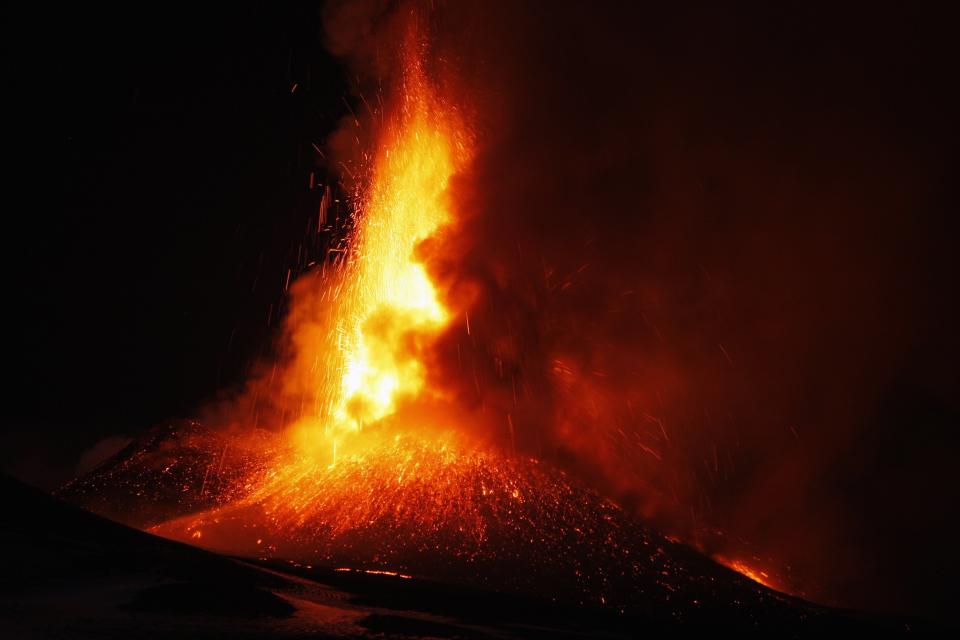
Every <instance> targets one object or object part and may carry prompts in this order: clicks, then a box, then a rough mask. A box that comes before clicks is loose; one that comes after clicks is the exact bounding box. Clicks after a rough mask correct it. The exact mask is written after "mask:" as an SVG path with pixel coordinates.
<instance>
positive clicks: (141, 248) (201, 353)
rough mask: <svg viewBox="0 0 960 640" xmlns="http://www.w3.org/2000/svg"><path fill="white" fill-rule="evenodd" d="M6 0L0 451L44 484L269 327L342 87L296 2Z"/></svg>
mask: <svg viewBox="0 0 960 640" xmlns="http://www.w3.org/2000/svg"><path fill="white" fill-rule="evenodd" d="M6 13H7V18H6V19H5V23H6V26H5V29H4V30H5V36H4V40H5V42H4V48H5V49H6V53H5V56H4V58H5V66H6V72H5V74H4V77H5V81H4V84H5V90H4V94H5V98H4V102H5V107H6V111H7V117H6V123H7V133H6V135H5V145H4V146H5V155H6V156H7V166H8V167H9V168H8V169H7V170H6V171H5V175H4V178H5V180H4V181H5V182H6V183H7V186H6V188H5V192H6V194H7V203H8V204H7V205H6V206H5V207H4V209H5V214H4V218H5V221H4V224H5V227H6V230H5V233H4V238H5V245H6V246H5V247H4V259H5V261H7V262H8V263H9V266H8V267H6V268H5V269H4V276H5V280H8V282H7V285H6V291H7V295H8V303H7V309H8V312H7V314H6V315H7V319H8V321H12V322H11V325H10V326H11V331H10V334H9V343H8V348H9V351H8V354H9V355H8V358H7V365H8V367H9V370H8V371H9V374H10V376H9V379H10V382H9V383H8V385H9V386H8V389H7V392H6V393H5V394H4V395H5V396H6V397H7V398H8V400H7V402H6V403H5V418H4V421H3V422H4V434H3V436H2V440H0V443H2V444H0V457H2V465H3V467H4V468H6V469H10V470H14V471H15V472H16V473H18V474H19V475H21V476H23V477H25V478H26V479H27V480H30V481H33V482H36V483H40V484H42V485H44V486H50V485H51V484H55V483H57V482H60V481H62V480H64V479H65V477H68V476H69V474H71V473H72V472H73V468H74V466H75V464H76V461H77V459H78V457H79V456H80V454H81V452H82V451H83V450H84V449H86V448H87V447H89V446H91V445H92V444H94V443H95V442H97V441H98V440H99V439H100V438H103V437H105V436H109V435H115V434H131V435H133V434H136V433H137V432H138V431H140V430H143V429H144V428H147V427H149V426H150V425H151V424H154V423H156V422H157V421H160V420H163V419H166V418H169V417H174V416H187V415H190V414H191V411H192V408H193V407H194V406H195V405H196V404H197V403H199V402H202V401H203V400H204V399H206V398H209V397H211V396H213V395H214V394H216V393H217V391H218V390H219V389H221V388H224V387H229V385H231V384H234V383H236V382H237V381H238V380H240V379H242V378H243V376H244V371H245V367H246V366H248V365H249V363H250V361H251V359H252V358H254V357H255V356H256V355H257V353H258V352H259V350H260V349H261V348H264V347H268V346H269V340H268V339H267V338H268V335H269V332H270V328H269V327H268V318H270V317H272V318H273V320H274V323H273V324H274V326H275V324H276V323H275V321H276V318H277V316H278V313H277V305H278V304H280V303H281V302H282V300H283V295H282V294H283V287H284V281H285V279H286V271H287V269H288V268H290V267H294V268H295V267H296V265H297V264H302V263H304V262H305V261H306V260H305V259H304V257H305V256H309V255H311V252H312V251H313V249H315V247H313V248H311V247H305V249H306V251H304V252H301V253H300V254H299V256H300V260H299V262H298V247H300V245H302V244H303V243H304V242H305V239H306V237H307V234H305V232H304V230H305V225H306V224H307V221H308V218H309V217H310V216H315V215H316V208H317V203H318V202H319V198H320V193H321V192H320V190H314V191H312V192H311V191H310V190H309V188H308V186H309V179H310V178H309V174H310V171H316V172H317V173H316V176H315V181H316V182H317V183H320V182H322V181H323V177H322V169H321V168H320V167H319V166H317V163H316V162H315V155H316V154H315V152H314V151H313V149H312V147H311V142H316V143H318V144H322V142H323V140H324V138H325V137H326V136H327V134H328V132H329V130H330V129H331V128H332V127H333V126H334V125H335V124H336V122H337V119H338V118H339V117H340V115H341V113H342V112H344V111H345V110H346V106H345V104H346V103H345V102H344V101H343V98H344V96H346V91H345V88H344V78H343V70H342V68H341V66H340V65H339V64H338V63H337V61H336V60H334V59H333V58H332V57H331V56H329V55H328V54H327V53H326V52H325V50H324V49H323V47H322V46H321V45H320V38H321V32H322V24H321V19H320V10H319V8H318V7H317V6H314V5H311V4H310V3H300V4H296V5H293V6H289V5H284V6H278V7H274V6H273V3H258V4H257V5H255V6H249V5H245V4H244V3H240V4H239V5H238V4H231V5H230V6H229V8H227V5H224V6H223V7H220V8H217V9H213V8H201V7H199V6H190V7H189V8H187V7H186V6H181V7H180V8H172V7H168V6H165V7H160V6H153V7H145V6H142V5H137V7H132V6H130V7H127V8H123V7H110V8H105V7H104V8H92V7H86V6H85V7H73V8H63V7H57V8H56V9H54V8H53V7H41V6H34V5H32V4H31V5H30V8H29V9H26V8H23V7H21V8H15V9H8V10H7V11H6ZM294 84H297V88H296V90H295V91H293V92H292V91H291V90H292V88H293V86H294ZM271 309H272V311H271Z"/></svg>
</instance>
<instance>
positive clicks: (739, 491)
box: [327, 2, 958, 614]
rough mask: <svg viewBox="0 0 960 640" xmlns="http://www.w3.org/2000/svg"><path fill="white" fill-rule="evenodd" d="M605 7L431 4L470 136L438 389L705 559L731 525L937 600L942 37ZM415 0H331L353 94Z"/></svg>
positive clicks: (945, 448)
mask: <svg viewBox="0 0 960 640" xmlns="http://www.w3.org/2000/svg"><path fill="white" fill-rule="evenodd" d="M595 5H596V3H549V4H545V3H540V4H537V3H488V2H465V3H460V2H458V3H449V4H443V3H441V4H439V5H437V6H436V7H434V8H433V10H432V12H431V13H430V17H429V19H428V22H429V25H430V38H431V56H430V60H431V61H432V62H433V68H432V69H431V72H432V73H433V74H434V76H435V77H436V79H437V82H438V83H440V85H441V86H442V87H444V89H445V91H448V92H451V93H452V94H453V95H455V99H456V101H457V102H458V103H459V104H460V105H461V106H462V108H463V109H465V110H467V111H469V112H470V114H471V117H472V119H473V120H474V122H475V123H476V127H477V130H478V141H479V146H478V153H477V156H476V158H475V161H474V163H473V166H472V168H471V169H470V171H469V172H467V173H466V174H465V175H462V176H460V177H459V178H458V180H457V181H456V183H455V184H454V185H453V190H454V194H455V201H456V202H457V203H458V205H459V209H460V210H459V211H458V215H459V217H460V220H461V222H460V224H459V225H458V226H457V227H456V228H455V229H453V230H452V231H451V232H450V233H448V234H447V235H446V236H445V237H444V238H442V239H441V240H440V241H439V246H434V247H431V248H430V250H429V251H425V256H426V260H427V262H428V265H429V267H430V269H431V272H432V273H433V275H434V277H435V279H436V280H437V281H438V282H440V283H441V286H442V288H443V290H444V291H445V295H446V296H447V298H448V300H449V301H451V306H453V307H454V308H459V307H460V306H462V305H463V302H462V301H463V300H470V301H472V302H470V304H469V305H467V307H468V308H466V309H465V316H467V315H468V316H469V323H470V332H469V334H468V333H467V331H466V329H465V324H466V317H465V322H464V323H457V324H456V326H454V327H453V328H452V329H451V331H450V333H449V334H448V335H447V336H445V337H444V338H443V340H442V341H441V343H440V344H439V345H438V347H437V350H436V353H435V354H434V356H433V357H434V360H435V361H434V362H433V369H432V370H433V371H434V372H435V375H436V380H435V382H436V383H438V384H443V385H445V386H447V387H449V388H450V389H451V391H452V392H453V393H455V395H456V397H457V398H458V399H459V401H460V403H461V404H462V405H463V406H464V407H468V408H469V409H470V410H471V411H473V412H474V414H475V415H476V416H477V419H478V421H479V422H480V423H482V424H483V425H484V426H485V428H486V429H487V430H489V433H490V434H491V437H494V438H496V439H498V440H500V441H501V442H502V443H503V444H504V446H509V447H514V448H516V449H518V450H519V451H523V452H526V453H532V454H534V455H538V456H542V457H544V458H548V459H551V460H553V461H554V462H556V463H558V464H561V465H563V466H564V467H566V468H567V469H569V470H571V471H573V472H575V473H577V474H578V475H579V476H580V477H581V478H583V479H585V480H586V481H588V482H590V483H591V484H593V485H594V486H595V487H597V488H598V489H600V490H602V491H604V492H605V493H606V494H607V495H610V496H611V497H613V498H615V499H617V500H619V501H620V502H621V503H623V504H625V505H627V506H630V507H631V508H635V509H636V510H637V511H638V512H640V513H643V514H644V515H646V516H647V517H649V518H652V519H655V520H657V521H658V522H659V523H660V524H661V526H663V527H664V528H665V529H668V530H672V531H676V532H678V533H681V534H682V535H684V536H685V537H686V538H687V539H692V540H694V541H698V542H699V543H700V544H702V545H703V546H704V547H706V548H707V549H708V550H710V551H717V552H726V551H727V550H728V548H733V547H735V545H734V543H733V542H732V541H733V540H736V539H745V540H749V541H750V542H751V544H752V545H753V550H754V552H755V553H756V554H757V555H759V556H761V557H764V558H773V559H775V561H776V563H777V564H778V565H779V566H781V567H785V566H790V567H791V568H792V569H793V571H794V572H795V573H797V574H798V575H800V576H802V577H803V578H804V579H805V585H806V588H807V589H808V593H809V595H811V596H813V597H816V598H819V599H824V600H827V601H831V602H838V603H841V604H844V605H848V606H863V607H870V608H898V609H901V610H906V611H913V612H921V613H927V614H931V613H933V614H936V613H938V612H942V611H945V610H946V609H945V607H946V600H945V596H944V595H943V594H942V593H940V592H939V590H938V589H939V587H938V585H942V584H943V583H942V582H940V581H938V580H939V578H938V576H939V574H938V573H937V572H938V571H939V569H936V568H935V567H945V566H949V567H954V568H956V567H957V566H958V562H957V558H956V554H955V553H954V552H950V551H941V552H939V553H942V554H946V555H947V556H948V557H936V556H934V552H933V551H929V550H926V549H925V547H926V545H927V542H926V540H927V539H929V538H934V539H938V538H939V537H940V534H939V531H940V529H941V528H942V527H944V526H946V525H947V524H948V522H947V519H948V517H949V515H948V514H946V513H945V511H948V509H946V508H945V506H946V505H949V504H953V503H955V502H956V498H957V492H956V489H955V488H954V483H952V482H951V481H950V479H949V478H948V477H947V473H946V470H947V469H949V468H950V457H951V455H952V454H951V453H950V452H951V451H952V450H954V449H955V444H956V435H954V434H953V429H954V427H955V425H956V417H957V415H958V406H957V400H956V398H957V394H956V391H957V387H958V385H957V379H956V374H955V372H954V368H953V367H952V366H951V365H950V361H951V359H953V358H954V356H955V355H956V354H957V342H956V338H955V336H954V334H953V331H952V327H953V326H954V324H955V321H956V319H957V318H956V316H957V314H956V308H955V304H954V303H953V302H952V297H951V296H949V295H948V293H947V292H948V291H949V290H950V281H951V278H952V274H953V273H955V272H956V269H955V267H956V264H955V259H954V258H953V257H952V249H953V247H952V246H951V245H952V241H951V240H950V239H949V238H948V235H949V234H947V233H945V232H946V230H947V228H948V216H947V209H948V204H949V201H948V196H949V194H948V193H947V187H946V185H947V180H946V177H947V174H946V169H945V167H946V153H945V150H944V146H943V144H942V142H940V141H941V140H942V139H943V137H944V136H945V134H946V133H947V132H948V131H949V130H950V129H951V126H950V124H949V122H950V119H949V118H948V115H947V114H948V113H949V112H950V110H949V108H948V106H947V105H948V103H947V102H946V101H945V98H944V95H943V94H944V91H943V90H942V89H941V88H940V87H941V85H942V80H941V79H940V78H939V75H940V71H939V69H941V68H942V66H943V64H944V63H943V62H942V61H943V60H945V59H949V56H947V55H946V54H947V53H948V52H947V51H946V45H945V44H942V43H943V42H945V41H946V40H945V39H943V40H941V39H940V35H942V34H938V33H937V32H936V31H937V27H936V26H935V25H934V24H933V23H934V22H935V21H934V20H931V19H929V18H925V17H923V16H919V15H903V14H895V13H892V12H890V13H884V12H882V11H881V10H874V12H873V13H871V14H870V15H868V16H863V15H860V14H853V13H850V14H842V13H838V12H837V11H836V10H835V9H834V10H831V13H830V14H829V15H824V14H823V12H820V11H817V10H815V9H811V8H806V7H804V8H791V9H787V10H783V11H779V10H778V11H777V12H773V11H772V10H771V11H770V12H769V13H754V14H739V15H735V14H733V13H731V12H727V11H725V10H722V9H719V8H717V9H702V10H688V11H658V10H651V9H646V8H638V7H633V6H628V5H626V4H623V5H614V4H611V5H604V6H601V7H597V6H595ZM411 7H412V5H405V4H401V5H399V6H396V5H383V4H380V3H361V4H360V5H352V4H346V3H345V4H341V3H334V4H333V5H331V8H330V9H329V10H328V16H327V18H328V20H327V28H328V30H329V31H330V33H331V36H330V42H331V46H332V47H333V50H334V51H336V52H338V53H341V54H344V55H345V56H347V59H348V60H349V61H351V62H352V63H353V65H354V67H353V68H354V69H355V70H356V73H357V74H358V79H357V86H358V87H364V86H365V87H375V86H377V85H378V84H380V83H383V82H384V79H385V78H388V77H389V73H390V65H389V64H388V63H387V62H386V61H388V60H389V56H388V55H387V54H386V53H385V52H387V51H389V50H390V47H391V46H392V42H393V41H394V37H395V34H396V24H397V21H398V20H401V18H400V17H398V16H403V15H404V12H408V11H410V10H411ZM420 8H421V9H423V7H420ZM894 36H895V37H894ZM356 124H357V122H353V123H352V124H350V125H349V126H346V127H345V128H344V130H343V131H342V132H341V137H340V138H335V143H336V142H337V141H338V140H346V136H347V133H345V132H348V131H349V132H352V133H351V135H353V136H354V137H353V141H352V142H350V143H346V142H345V143H344V144H343V145H341V147H340V154H341V157H344V158H347V159H349V158H348V156H349V155H350V154H351V153H355V152H356V149H358V148H362V144H361V142H362V141H361V140H360V138H359V137H358V136H357V135H355V133H356V131H357V127H356ZM360 129H363V127H362V126H361V127H360ZM335 146H336V144H335ZM713 527H718V528H719V529H721V530H722V531H723V532H724V537H723V538H722V539H718V538H716V537H711V536H709V535H706V534H705V533H704V532H705V531H707V530H709V529H711V528H713ZM951 554H952V555H951Z"/></svg>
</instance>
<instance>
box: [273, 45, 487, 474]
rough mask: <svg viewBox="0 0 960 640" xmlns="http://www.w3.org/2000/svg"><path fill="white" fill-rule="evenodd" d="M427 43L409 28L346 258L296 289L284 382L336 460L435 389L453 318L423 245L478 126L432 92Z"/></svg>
mask: <svg viewBox="0 0 960 640" xmlns="http://www.w3.org/2000/svg"><path fill="white" fill-rule="evenodd" d="M420 48H421V46H420V45H419V44H418V43H417V41H416V38H415V36H413V35H411V37H410V38H409V39H408V43H407V46H406V47H405V49H404V51H403V54H402V60H403V75H402V80H401V82H400V83H399V88H398V93H397V95H395V96H394V97H393V101H392V105H391V106H389V107H388V108H387V109H386V110H385V111H384V113H383V114H382V117H383V124H382V125H381V128H380V131H379V140H378V143H377V144H376V147H375V149H376V150H375V153H374V155H373V157H372V158H371V160H370V167H369V171H370V177H369V180H368V183H367V186H366V188H365V189H364V190H363V192H362V193H361V194H360V195H359V197H358V202H359V207H358V211H357V213H356V226H355V228H354V229H355V230H354V233H353V234H352V237H351V238H349V242H348V246H349V248H348V249H347V255H346V259H345V260H342V261H341V262H340V263H339V269H338V270H337V272H336V273H335V274H333V275H332V277H329V278H326V279H306V280H305V281H304V282H303V283H302V284H300V285H298V286H297V287H295V289H294V301H293V309H292V311H291V314H290V320H289V324H288V328H289V329H290V333H291V335H292V338H293V344H294V351H295V355H294V359H293V362H292V364H291V366H290V367H289V368H288V370H287V371H286V374H285V388H286V391H287V392H288V393H293V394H300V395H301V396H302V397H303V398H305V399H306V401H304V400H301V405H305V406H303V408H302V410H301V411H300V417H299V419H298V420H297V421H296V424H295V425H294V428H293V429H292V433H293V434H294V436H295V440H296V442H297V443H298V446H299V447H300V448H301V449H302V450H304V451H309V452H310V453H311V454H312V455H313V456H314V457H315V458H318V459H321V460H325V461H329V462H330V463H334V462H335V461H336V457H337V453H338V449H339V451H340V453H341V454H342V453H343V450H344V446H351V447H356V446H358V443H360V442H361V441H362V438H359V437H358V435H359V434H360V433H361V432H362V431H363V430H364V429H365V428H366V427H369V426H370V425H373V424H376V423H379V422H382V421H384V420H385V419H387V418H390V417H391V416H393V415H394V414H395V413H396V412H397V410H398V406H399V404H400V403H402V402H404V401H405V400H411V399H416V398H420V397H424V396H429V395H430V394H431V393H432V392H431V390H430V389H427V388H425V378H426V371H425V365H424V362H423V352H424V349H426V348H427V347H428V346H429V344H430V342H431V340H432V339H434V338H435V337H436V336H437V335H438V334H439V332H440V331H442V330H443V328H444V327H445V326H446V325H447V324H448V322H449V318H450V314H449V312H448V311H447V309H445V308H444V306H443V304H442V303H441V301H440V300H439V298H438V295H437V291H436V290H435V288H434V285H433V283H432V282H431V280H430V278H429V276H428V274H427V272H426V270H425V268H424V266H423V264H422V263H421V261H420V260H419V256H418V252H419V251H422V246H423V243H424V241H426V240H429V239H430V238H432V237H434V236H436V235H437V234H438V233H439V232H441V231H442V230H443V228H444V227H445V226H446V225H448V224H449V223H450V222H451V221H452V213H451V203H450V201H449V197H448V193H447V188H448V185H449V183H450V179H451V177H452V176H453V175H455V174H456V173H457V172H458V171H459V170H461V169H462V168H463V166H464V165H465V163H466V162H467V160H468V159H469V144H468V140H469V134H468V131H467V129H466V128H465V126H464V125H463V124H462V123H461V121H460V119H459V118H458V115H457V113H456V111H455V110H454V109H453V108H452V107H450V106H449V105H447V104H446V103H445V102H444V101H443V100H441V99H440V98H439V97H438V96H437V94H436V92H435V91H434V89H433V86H432V84H431V82H430V80H429V79H428V77H427V75H426V73H425V71H424V69H423V66H422V63H421V60H420V56H419V50H420ZM317 288H319V289H320V293H319V295H318V293H317V290H316V289H317Z"/></svg>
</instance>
